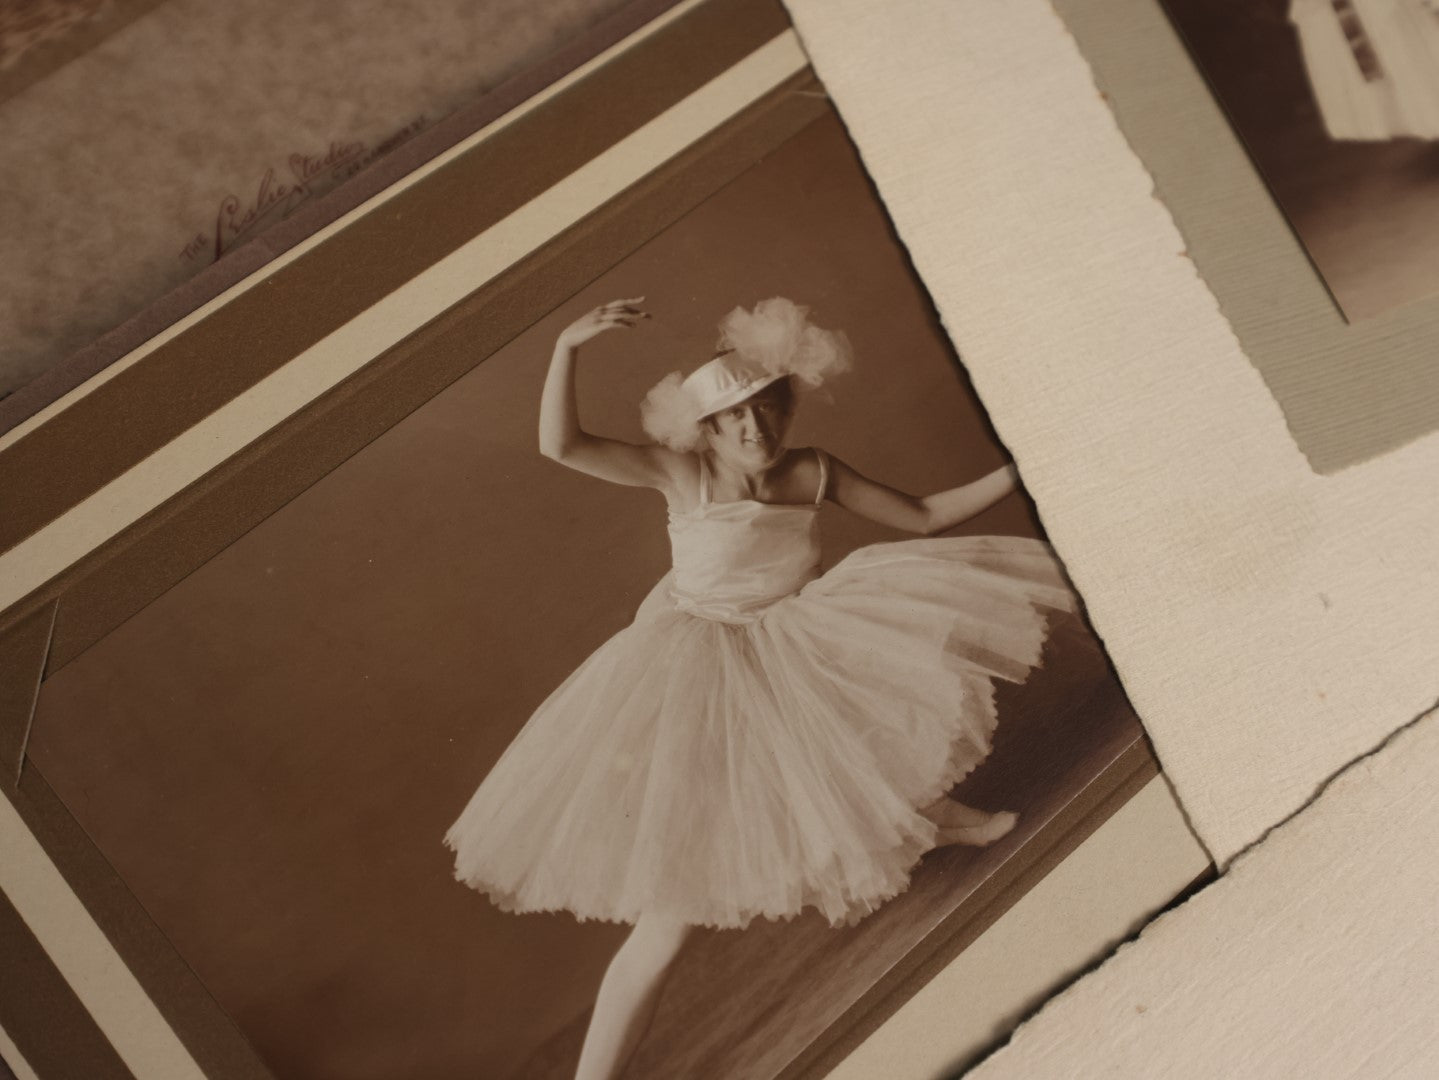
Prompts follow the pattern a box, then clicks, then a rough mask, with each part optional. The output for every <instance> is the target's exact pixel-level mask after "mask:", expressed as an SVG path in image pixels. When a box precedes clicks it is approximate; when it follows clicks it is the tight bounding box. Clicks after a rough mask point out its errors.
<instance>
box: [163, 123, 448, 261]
mask: <svg viewBox="0 0 1439 1080" xmlns="http://www.w3.org/2000/svg"><path fill="white" fill-rule="evenodd" d="M424 126H425V118H424V117H423V116H420V117H417V118H416V119H414V120H411V121H410V122H409V123H408V124H406V125H405V126H404V127H402V128H400V129H399V130H398V131H396V132H395V133H394V134H392V135H390V136H388V137H387V138H385V139H382V140H381V141H380V142H378V143H376V144H375V145H374V146H366V145H365V143H363V142H358V141H356V142H332V143H330V145H329V146H328V147H327V148H326V149H325V150H324V151H322V152H320V153H313V154H302V153H294V154H291V155H290V156H289V157H288V158H287V159H286V162H285V166H286V169H287V171H286V172H285V173H283V174H282V173H281V172H280V170H278V169H276V168H275V167H274V166H273V165H271V166H269V167H267V168H266V169H265V171H264V172H263V173H262V174H261V175H260V179H259V180H258V181H257V182H256V184H255V186H254V189H253V193H252V194H251V195H250V197H249V198H241V197H240V196H239V195H236V194H233V193H231V194H229V195H226V196H225V197H224V198H223V199H221V200H220V203H219V206H218V207H217V208H216V210H215V217H214V222H213V225H212V226H211V227H209V228H208V229H202V230H200V231H198V232H196V233H195V235H194V236H193V237H191V238H190V240H189V241H187V242H186V244H185V246H184V247H183V248H181V249H180V256H179V257H180V258H181V259H183V260H185V261H186V262H195V261H197V260H199V259H201V258H202V257H205V256H206V254H207V253H208V260H207V261H211V262H213V261H214V260H216V259H218V258H220V256H222V255H224V254H225V253H226V252H227V251H230V250H231V249H232V248H234V247H236V246H238V245H239V244H240V243H241V242H243V241H244V240H246V239H248V238H249V237H250V236H252V235H254V234H255V233H256V232H257V231H259V229H260V228H261V227H262V226H264V225H268V224H271V223H273V222H276V221H281V220H283V219H284V218H286V217H288V216H289V215H290V213H291V212H292V211H294V209H295V208H296V207H297V206H299V205H300V204H301V203H303V202H304V201H305V200H306V199H309V198H311V197H312V196H315V195H319V194H321V193H323V192H325V191H328V190H330V189H331V188H333V187H335V186H336V185H337V184H339V183H340V182H341V181H344V180H348V179H349V178H350V177H352V176H354V175H355V174H356V173H358V172H359V171H360V170H361V169H363V168H364V167H365V166H366V165H368V164H370V162H372V161H374V160H375V159H376V158H378V157H380V156H382V155H384V154H386V153H388V152H389V151H391V150H393V149H394V148H395V147H397V146H399V145H400V144H401V143H403V142H405V141H406V140H407V139H409V138H410V137H411V136H413V135H415V134H416V133H417V132H419V131H421V130H422V129H423V128H424Z"/></svg>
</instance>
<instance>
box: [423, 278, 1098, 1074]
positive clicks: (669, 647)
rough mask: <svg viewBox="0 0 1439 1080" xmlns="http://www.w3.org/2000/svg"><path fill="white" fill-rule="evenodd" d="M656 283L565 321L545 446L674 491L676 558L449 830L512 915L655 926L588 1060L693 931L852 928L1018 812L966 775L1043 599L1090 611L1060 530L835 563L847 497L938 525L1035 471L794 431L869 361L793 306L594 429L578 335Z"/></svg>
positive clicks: (638, 935)
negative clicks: (935, 474)
mask: <svg viewBox="0 0 1439 1080" xmlns="http://www.w3.org/2000/svg"><path fill="white" fill-rule="evenodd" d="M643 302H644V300H643V297H637V298H634V299H629V300H618V301H614V302H611V303H608V304H605V305H602V306H601V307H598V308H595V309H594V310H592V311H590V312H588V313H586V314H585V315H583V316H581V317H580V318H579V319H578V320H577V321H575V322H574V323H573V324H571V325H570V326H569V327H567V328H566V329H565V330H564V332H563V333H562V334H561V335H560V337H559V340H558V341H557V342H556V345H555V350H554V354H553V358H552V360H551V363H550V369H549V374H548V378H547V380H546V382H545V387H544V394H543V398H542V401H541V405H540V421H539V449H540V451H541V452H542V453H543V454H544V455H545V457H547V458H550V459H551V460H553V461H556V462H558V463H560V464H561V465H565V466H567V467H569V468H571V469H574V470H576V471H578V472H581V473H584V474H586V475H588V476H592V477H595V478H596V479H599V480H603V481H608V482H610V483H614V484H623V485H627V486H632V487H644V488H651V489H654V490H655V491H657V492H659V493H660V494H662V495H663V496H664V499H665V502H666V505H667V507H668V514H669V530H668V531H669V538H670V545H671V551H672V554H673V568H672V570H671V571H670V573H668V574H667V575H665V577H664V578H663V579H662V580H661V581H660V582H659V584H658V585H656V586H655V588H654V589H653V590H652V591H651V592H650V594H649V596H648V597H647V598H646V599H645V600H644V602H643V603H642V604H641V605H640V608H639V613H638V614H637V615H636V617H635V620H634V622H633V623H632V624H631V625H630V626H629V627H627V628H626V629H624V630H622V631H621V632H620V633H619V634H617V635H616V636H615V637H613V638H611V639H610V640H609V641H608V642H607V643H606V644H605V645H604V646H602V647H601V648H600V649H599V650H598V651H596V652H595V653H594V654H593V655H592V656H591V657H590V658H589V659H588V660H586V661H585V663H584V664H583V665H581V667H580V668H579V669H578V670H576V671H575V672H574V674H573V675H571V676H570V677H569V678H568V679H567V680H565V682H564V683H563V684H562V685H561V686H560V687H559V689H557V690H556V691H555V693H554V694H553V695H551V696H550V697H549V698H548V699H547V700H546V701H545V703H544V704H543V705H542V706H541V707H540V708H539V710H538V711H537V712H536V713H535V714H534V716H533V717H532V718H531V719H530V720H529V722H528V724H527V725H526V726H525V728H524V730H523V731H522V732H521V733H520V735H519V737H518V738H516V739H515V741H514V742H513V743H512V744H511V745H510V748H509V749H508V750H507V751H506V753H505V755H504V756H503V757H502V758H501V759H500V761H499V762H498V763H497V764H496V765H495V768H494V769H493V770H492V771H491V772H490V774H489V776H488V777H486V779H485V781H484V783H483V784H482V785H481V786H480V788H479V790H478V791H477V792H476V793H475V796H474V798H473V799H472V800H471V801H470V803H469V805H468V806H467V807H466V809H465V811H464V813H463V815H462V816H461V817H460V819H459V820H458V821H457V822H456V823H455V825H454V826H453V828H451V830H450V831H449V834H448V835H447V837H446V842H447V843H448V844H449V845H450V846H451V847H452V848H453V849H454V850H455V852H456V856H457V875H458V876H459V877H460V878H461V879H462V880H464V881H465V882H467V883H468V884H470V885H472V886H474V887H476V888H479V889H483V890H485V891H487V892H489V893H490V894H491V895H492V896H493V897H494V899H495V901H496V903H498V904H499V905H500V906H501V907H503V908H505V909H507V910H512V911H550V910H555V909H564V910H568V911H570V912H572V913H574V914H575V915H577V916H579V917H580V918H582V919H605V920H611V921H615V922H623V923H630V924H633V926H634V929H633V930H632V931H631V932H630V935H629V937H628V938H627V939H626V941H625V943H624V945H623V946H622V947H621V948H620V950H619V952H618V953H617V955H616V956H615V958H614V960H613V961H612V962H611V964H610V966H609V970H608V971H607V973H606V974H605V977H604V981H603V983H602V984H601V986H600V991H599V998H598V1001H597V1003H596V1005H595V1008H594V1012H593V1014H592V1017H591V1020H590V1024H589V1030H588V1033H587V1035H586V1038H585V1042H584V1047H583V1052H582V1054H581V1056H580V1060H579V1064H578V1069H577V1072H576V1074H575V1075H576V1077H577V1078H578V1080H611V1078H613V1077H616V1076H618V1075H619V1074H620V1070H621V1068H622V1067H623V1065H624V1062H625V1061H626V1060H627V1058H628V1057H629V1055H630V1053H631V1052H632V1051H633V1049H634V1046H635V1044H636V1042H637V1040H638V1039H639V1037H640V1035H641V1033H642V1031H643V1029H644V1027H645V1024H646V1022H647V1021H648V1019H649V1015H650V1013H651V1011H652V1010H653V1007H654V1005H655V1002H656V998H657V994H658V992H659V989H660V986H661V985H662V980H663V976H664V973H665V970H666V969H667V967H668V966H669V962H670V961H671V960H672V959H673V957H674V955H675V954H676V953H677V951H678V950H679V948H680V946H681V944H682V943H683V941H684V938H685V935H686V932H687V930H688V929H689V928H690V927H691V926H696V925H702V926H709V927H714V928H716V929H733V928H742V927H744V926H745V925H746V924H748V922H749V921H750V920H751V919H753V918H755V917H757V916H764V917H766V918H771V919H776V918H792V917H793V916H795V915H798V914H799V913H800V912H801V911H802V910H804V909H805V908H807V907H813V908H816V909H817V910H818V911H819V912H820V913H821V914H823V915H824V917H825V918H826V919H828V920H829V921H830V922H832V923H845V922H853V921H856V920H858V919H859V918H861V917H863V916H864V915H866V914H867V913H869V912H870V911H872V910H874V909H875V908H876V907H878V906H879V905H880V904H882V903H883V902H884V901H885V900H887V899H889V898H890V897H892V896H894V895H895V894H896V893H898V892H900V891H901V890H902V889H903V888H904V887H905V885H906V883H907V881H908V876H909V873H910V871H911V869H912V868H913V866H914V864H915V863H916V862H917V861H918V860H919V858H920V856H921V855H923V854H924V853H925V852H926V851H929V850H931V849H933V848H937V847H943V846H946V845H950V844H967V845H974V846H984V845H987V844H989V843H991V842H993V841H995V840H997V839H999V838H1000V837H1002V836H1003V835H1005V833H1007V832H1008V831H1009V830H1010V829H1011V828H1013V826H1014V824H1015V820H1016V819H1015V815H1014V813H1012V812H1010V811H1006V810H996V811H986V810H981V809H977V808H973V807H970V806H967V805H965V804H964V803H962V802H960V801H958V799H956V798H952V797H950V794H949V793H950V791H951V789H952V788H953V787H954V786H955V785H956V784H957V783H958V782H959V781H960V780H961V779H962V778H963V777H964V776H965V775H966V774H967V773H968V772H970V770H972V769H973V768H974V766H975V765H976V764H978V763H979V762H980V761H981V760H983V759H984V757H985V756H986V755H987V754H988V752H989V749H990V745H991V735H992V732H993V730H994V727H995V723H996V716H995V707H994V688H993V684H994V682H995V681H996V680H1007V681H1010V682H1019V681H1022V680H1023V679H1024V678H1025V677H1026V675H1027V674H1028V672H1029V671H1030V669H1032V668H1033V667H1034V666H1035V665H1036V664H1038V663H1039V659H1040V654H1041V647H1042V644H1043V641H1044V637H1045V628H1046V620H1047V617H1048V616H1049V615H1050V614H1051V613H1055V612H1068V611H1071V610H1073V608H1074V607H1075V600H1074V596H1073V594H1072V593H1071V592H1070V590H1069V588H1068V586H1067V585H1066V583H1065V581H1064V577H1063V573H1062V571H1061V569H1060V567H1059V565H1058V563H1057V561H1056V560H1055V558H1054V555H1053V553H1052V552H1051V551H1050V549H1049V546H1048V545H1047V544H1045V543H1044V542H1042V541H1039V540H1033V539H1028V538H1023V537H1000V536H979V537H974V536H971V537H955V538H951V539H920V540H913V541H907V542H891V543H885V544H878V545H874V546H870V547H866V548H861V549H859V550H857V551H854V552H852V553H851V554H850V555H848V556H847V557H846V558H845V559H844V560H843V561H841V562H840V563H839V564H838V565H836V566H834V567H832V568H831V569H829V570H828V571H826V572H824V573H821V572H820V565H819V562H820V549H819V543H818V538H817V527H818V522H817V517H816V511H817V510H818V509H819V508H820V507H821V506H822V505H823V504H824V503H825V502H827V501H829V502H833V503H835V504H836V505H838V506H839V507H841V508H843V509H844V510H846V511H848V512H850V513H853V514H857V515H859V516H861V517H864V518H868V519H869V520H871V521H875V522H878V523H880V524H882V525H886V526H889V527H890V528H893V529H897V530H900V531H903V532H909V533H916V534H920V535H922V536H925V537H935V536H936V535H937V534H939V533H944V532H947V531H948V530H950V529H952V528H954V527H955V526H957V525H960V524H962V523H963V522H965V521H967V520H969V519H971V518H973V517H975V516H977V515H978V514H980V513H982V512H983V511H984V510H986V509H988V508H989V507H990V506H992V505H994V504H995V503H996V502H998V501H999V500H1001V499H1003V498H1005V497H1006V496H1008V495H1010V494H1011V493H1013V492H1014V490H1015V486H1016V485H1015V474H1014V469H1013V467H1012V466H1004V467H1001V468H999V469H996V470H994V471H993V472H991V473H989V474H988V475H986V476H983V477H981V478H979V479H977V480H974V481H971V482H969V483H966V484H962V485H960V486H958V487H954V488H950V489H947V490H944V491H939V492H935V493H932V494H929V495H925V496H923V497H915V496H912V495H907V494H905V493H903V492H900V491H897V490H895V489H894V488H891V487H888V486H886V485H884V484H882V483H880V482H877V481H875V480H872V479H869V478H868V477H866V476H865V475H863V474H862V473H860V472H859V471H857V470H856V469H855V468H854V467H852V466H851V465H849V464H848V463H846V462H844V461H841V460H839V459H838V458H836V457H834V456H832V455H830V454H829V453H827V452H826V451H825V450H823V449H821V448H819V447H791V446H789V445H788V444H787V442H786V438H787V435H788V433H789V430H790V427H791V424H792V421H793V419H794V414H795V411H796V409H797V408H798V407H799V405H800V401H801V400H802V398H803V396H804V395H805V394H806V393H807V392H809V391H811V390H813V389H816V388H818V387H819V386H821V385H822V384H824V383H825V382H826V381H827V380H828V379H830V378H831V377H832V376H835V375H838V374H840V373H842V372H843V371H844V370H845V369H847V368H848V367H849V366H850V363H851V360H850V357H849V346H848V342H847V340H846V339H845V338H844V336H843V335H842V334H840V333H837V332H835V331H833V330H827V329H821V328H820V327H817V326H815V325H813V324H812V323H811V322H810V321H809V318H808V313H807V312H806V310H805V309H804V308H803V307H801V306H799V305H797V304H795V303H794V302H792V301H790V300H787V299H784V298H773V299H769V300H764V301H761V302H759V303H757V304H756V305H755V306H754V308H753V310H750V311H746V310H744V309H743V308H736V309H735V310H734V311H733V312H731V313H730V314H729V315H728V316H727V317H726V318H725V320H724V321H723V323H722V325H721V328H720V333H719V339H718V346H717V352H716V354H715V355H714V356H713V357H712V358H710V359H708V360H707V361H706V362H704V363H702V364H700V365H698V366H697V367H696V368H695V369H694V370H693V371H691V372H689V373H688V374H687V375H685V376H684V377H683V378H681V377H680V375H679V373H674V374H671V375H669V376H667V377H666V378H665V379H664V380H662V381H661V382H660V383H659V384H658V385H657V386H655V387H654V388H653V389H652V390H651V391H650V392H649V394H648V396H647V397H646V398H645V401H644V403H643V406H642V410H643V423H644V430H645V431H646V433H647V434H648V435H649V436H650V437H651V438H653V439H654V440H655V441H654V442H653V443H650V444H647V445H636V444H632V443H627V442H623V441H619V440H616V439H611V438H605V437H603V436H601V435H598V434H595V433H592V432H589V431H586V430H585V429H584V428H583V427H582V426H581V422H580V408H579V404H578V402H577V400H576V393H575V366H576V364H577V363H578V358H579V353H580V351H581V349H582V347H583V346H585V345H586V343H588V342H589V341H591V340H592V339H594V338H595V337H597V336H598V335H600V334H603V333H606V332H611V331H616V330H623V331H629V332H634V331H635V330H636V328H637V327H640V326H641V325H642V323H643V322H644V321H645V320H647V319H648V318H649V315H648V313H647V312H646V311H645V310H644V309H643V307H642V306H641V305H642V304H643ZM640 347H643V346H642V345H640Z"/></svg>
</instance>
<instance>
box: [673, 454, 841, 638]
mask: <svg viewBox="0 0 1439 1080" xmlns="http://www.w3.org/2000/svg"><path fill="white" fill-rule="evenodd" d="M814 454H815V458H816V460H817V462H818V464H819V485H818V487H819V490H818V491H817V492H816V494H815V498H814V501H813V502H807V503H763V502H759V501H758V500H755V499H739V500H736V501H734V502H714V501H712V499H711V498H710V492H711V478H710V470H709V466H708V464H707V463H706V462H705V459H704V457H703V456H701V457H700V459H699V460H700V465H699V468H700V475H699V505H697V506H696V507H695V508H694V509H693V510H687V511H674V510H671V511H670V520H669V534H670V551H671V557H672V559H673V564H674V574H673V586H672V589H671V596H672V597H673V599H674V602H675V606H676V607H678V608H679V609H680V610H681V611H686V612H689V613H690V614H691V615H697V616H699V617H701V618H705V619H715V620H718V621H720V622H732V623H745V622H753V621H754V620H755V619H757V618H759V616H760V615H761V614H762V613H763V612H764V610H765V609H766V608H767V607H769V606H770V605H771V604H773V603H775V602H776V601H777V600H782V599H784V598H785V597H787V596H792V595H794V594H795V593H796V592H798V591H799V590H800V589H801V588H803V587H804V586H805V585H806V584H808V583H809V582H811V581H813V580H814V579H815V578H816V577H818V576H819V557H820V551H819V515H818V513H817V511H818V510H819V508H820V506H821V505H823V503H824V497H825V492H826V490H827V489H828V486H829V459H828V458H827V457H826V456H825V454H824V452H823V451H822V450H815V451H814Z"/></svg>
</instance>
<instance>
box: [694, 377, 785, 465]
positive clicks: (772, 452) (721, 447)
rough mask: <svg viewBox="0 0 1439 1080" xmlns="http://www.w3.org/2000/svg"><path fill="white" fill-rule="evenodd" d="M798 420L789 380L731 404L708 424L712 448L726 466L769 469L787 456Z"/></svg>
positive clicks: (775, 383) (710, 418)
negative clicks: (794, 422) (792, 425)
mask: <svg viewBox="0 0 1439 1080" xmlns="http://www.w3.org/2000/svg"><path fill="white" fill-rule="evenodd" d="M793 419H794V391H793V389H792V388H791V387H790V383H789V380H788V379H781V380H779V382H773V383H770V384H769V385H768V386H766V387H765V388H764V389H763V390H761V391H760V392H759V393H757V394H754V395H752V396H750V397H747V398H745V399H744V400H743V401H741V402H740V403H739V404H738V405H731V406H730V407H729V408H728V409H724V410H722V411H720V412H717V413H715V414H714V415H713V416H711V417H709V418H708V419H707V420H706V421H705V437H706V438H707V439H708V440H709V444H710V448H711V449H712V450H713V451H714V452H715V454H716V456H718V457H719V458H720V459H721V460H722V461H724V462H725V463H726V464H729V465H733V466H734V467H735V468H737V469H740V470H742V471H744V472H747V473H754V472H759V471H761V470H763V469H767V468H769V467H770V466H771V465H773V464H774V463H775V462H776V461H778V460H779V458H780V455H781V454H783V453H784V438H785V435H787V434H788V433H789V425H790V421H791V420H793Z"/></svg>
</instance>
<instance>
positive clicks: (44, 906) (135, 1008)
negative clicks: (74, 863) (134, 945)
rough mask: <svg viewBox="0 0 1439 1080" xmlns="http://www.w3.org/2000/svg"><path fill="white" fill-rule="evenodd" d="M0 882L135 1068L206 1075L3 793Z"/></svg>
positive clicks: (187, 1079)
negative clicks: (4, 797)
mask: <svg viewBox="0 0 1439 1080" xmlns="http://www.w3.org/2000/svg"><path fill="white" fill-rule="evenodd" d="M0 889H3V890H4V892H5V895H6V896H8V897H9V898H10V902H11V903H12V904H14V905H15V910H16V911H18V912H19V913H20V917H21V918H22V919H24V920H25V923H26V925H27V926H29V927H30V931H31V933H33V934H34V935H35V937H36V938H37V939H38V940H39V942H40V943H41V945H43V946H44V947H45V951H46V952H47V953H49V954H50V959H51V960H52V961H53V962H54V964H55V967H56V969H57V970H59V972H60V974H61V975H63V976H64V978H65V981H66V982H68V983H69V984H70V987H71V989H73V990H74V991H75V994H76V996H77V997H79V999H80V1001H81V1002H82V1003H83V1004H84V1006H85V1008H86V1009H88V1010H89V1012H90V1015H91V1016H93V1017H94V1018H95V1023H96V1024H97V1025H98V1026H99V1028H100V1030H101V1031H102V1032H103V1033H104V1035H105V1037H106V1038H107V1039H109V1040H110V1045H111V1046H113V1047H114V1048H115V1052H116V1053H117V1054H119V1055H120V1059H121V1060H122V1061H123V1062H124V1063H125V1065H126V1066H127V1067H128V1068H129V1070H130V1071H131V1072H132V1073H134V1074H135V1075H136V1076H137V1077H144V1078H145V1080H203V1078H204V1075H205V1074H204V1073H203V1072H202V1071H201V1069H200V1066H199V1065H197V1064H196V1063H195V1059H194V1058H192V1057H191V1056H190V1053H189V1051H187V1050H186V1049H185V1047H184V1046H183V1045H182V1044H181V1043H180V1040H179V1039H178V1038H177V1037H176V1035H175V1033H174V1031H172V1030H171V1028H170V1025H169V1024H167V1023H166V1022H165V1019H164V1017H162V1016H161V1015H160V1012H159V1010H158V1009H156V1008H155V1005H154V1002H152V1001H151V1000H150V998H149V996H148V995H147V994H146V993H145V991H144V989H143V988H142V987H141V986H140V984H139V983H138V982H137V981H136V980H135V976H134V975H132V974H131V973H130V969H129V968H127V967H126V966H125V962H124V961H123V960H121V959H120V956H119V954H118V953H117V952H115V949H114V947H113V946H112V945H111V944H110V942H109V941H108V940H106V938H105V935H104V934H103V933H102V932H101V931H100V928H99V927H98V926H96V925H95V922H94V920H93V919H91V918H90V914H89V912H87V911H86V910H85V907H84V905H83V904H81V903H80V900H79V898H78V897H76V895H75V893H74V892H73V891H72V890H71V889H70V886H69V884H68V883H67V882H66V881H65V879H64V878H63V877H61V876H60V872H59V871H58V870H57V869H55V864H54V863H52V862H51V861H50V858H49V856H47V855H46V854H45V850H44V849H43V848H42V847H41V846H40V843H39V841H38V840H36V839H35V837H34V836H32V835H31V833H30V831H29V829H27V828H26V827H25V823H24V821H22V820H21V819H20V815H19V814H18V813H16V811H15V807H14V806H12V805H11V803H10V801H9V800H8V799H3V798H0ZM17 1075H19V1074H18V1072H17Z"/></svg>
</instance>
